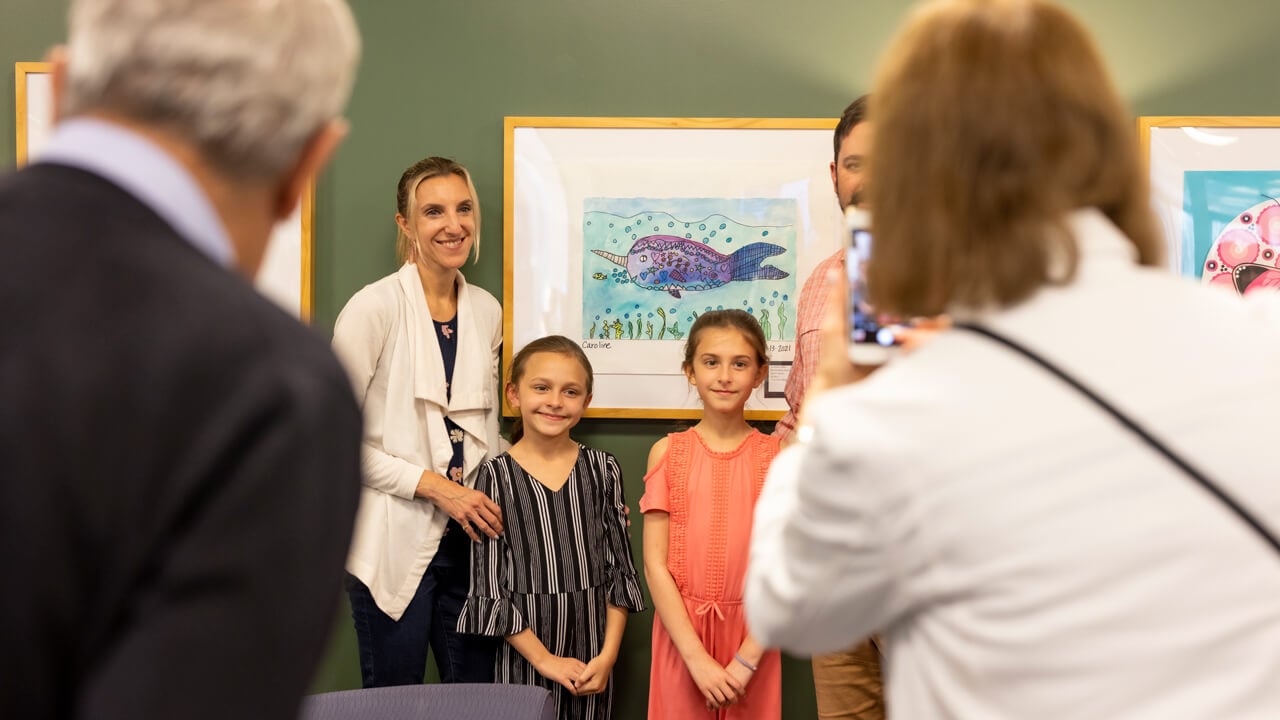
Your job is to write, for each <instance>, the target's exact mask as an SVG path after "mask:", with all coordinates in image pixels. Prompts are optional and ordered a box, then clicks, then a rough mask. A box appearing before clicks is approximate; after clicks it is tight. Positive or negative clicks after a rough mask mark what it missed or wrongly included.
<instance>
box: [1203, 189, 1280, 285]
mask: <svg viewBox="0 0 1280 720" xmlns="http://www.w3.org/2000/svg"><path fill="white" fill-rule="evenodd" d="M1201 280H1202V281H1203V282H1205V283H1208V284H1209V285H1214V286H1218V287H1222V288H1229V289H1231V290H1233V291H1235V292H1237V293H1239V294H1241V295H1245V294H1247V293H1251V292H1255V291H1258V290H1261V289H1271V290H1276V289H1280V202H1277V201H1276V200H1270V199H1269V200H1266V201H1265V202H1261V203H1258V204H1257V205H1254V206H1253V207H1251V208H1249V209H1248V210H1246V211H1244V212H1242V213H1240V214H1239V215H1237V216H1236V217H1235V219H1233V220H1232V221H1231V223H1230V224H1228V225H1227V226H1226V227H1225V228H1223V230H1222V232H1221V233H1220V234H1219V235H1218V237H1217V238H1216V239H1215V240H1214V241H1213V245H1212V246H1211V247H1210V248H1209V252H1208V254H1207V255H1206V256H1205V260H1204V272H1203V274H1202V275H1201Z"/></svg>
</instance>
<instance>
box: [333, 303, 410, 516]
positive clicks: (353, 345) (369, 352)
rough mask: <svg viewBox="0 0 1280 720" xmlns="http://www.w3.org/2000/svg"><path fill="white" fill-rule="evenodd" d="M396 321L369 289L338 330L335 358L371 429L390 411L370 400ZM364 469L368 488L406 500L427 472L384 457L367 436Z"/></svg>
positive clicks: (346, 311)
mask: <svg viewBox="0 0 1280 720" xmlns="http://www.w3.org/2000/svg"><path fill="white" fill-rule="evenodd" d="M395 315H396V312H395V306H394V300H393V302H392V303H386V302H382V301H381V299H380V298H379V297H378V296H377V295H376V294H375V293H374V292H372V288H365V289H364V290H361V291H360V292H358V293H356V294H355V295H354V296H353V297H352V298H351V300H350V301H349V302H347V305H346V307H344V308H343V309H342V312H341V313H339V314H338V319H337V321H336V322H335V323H334V326H333V350H334V353H335V354H337V356H338V359H339V360H341V361H342V366H343V367H344V368H346V371H347V375H348V377H349V378H350V379H351V388H352V390H353V391H354V392H355V396H356V401H357V402H358V403H359V404H360V409H361V411H362V412H363V413H364V415H365V423H366V424H367V423H368V422H369V416H370V413H371V412H381V411H382V410H383V408H384V406H385V405H386V398H377V397H370V392H369V387H370V385H371V384H372V383H373V374H374V372H376V371H377V368H378V360H379V358H380V357H381V355H382V349H383V348H384V347H385V346H386V343H387V337H388V336H389V334H390V333H391V332H392V331H393V330H394V327H395V323H396V317H395ZM371 405H372V407H371ZM360 463H361V473H360V475H361V477H362V478H363V481H364V484H365V485H367V486H369V487H371V488H374V489H376V490H381V491H382V492H385V493H389V494H391V495H395V496H397V497H401V498H404V499H406V500H412V499H414V496H415V493H416V492H417V490H418V480H419V479H420V478H421V477H422V472H423V470H424V468H422V467H419V466H418V465H415V464H413V463H411V462H409V461H407V460H405V459H403V458H399V457H396V456H394V455H391V454H389V453H387V452H385V451H384V450H383V449H382V448H381V446H380V445H379V444H377V443H374V442H370V439H369V434H368V433H367V432H366V433H365V437H364V443H363V446H362V449H361V453H360Z"/></svg>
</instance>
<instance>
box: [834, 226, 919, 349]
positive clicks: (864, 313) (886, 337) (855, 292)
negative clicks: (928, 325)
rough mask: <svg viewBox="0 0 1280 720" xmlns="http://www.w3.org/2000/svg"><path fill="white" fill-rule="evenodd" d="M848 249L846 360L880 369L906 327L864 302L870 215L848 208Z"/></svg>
mask: <svg viewBox="0 0 1280 720" xmlns="http://www.w3.org/2000/svg"><path fill="white" fill-rule="evenodd" d="M845 225H846V227H847V229H848V231H849V245H848V246H847V247H846V249H845V263H844V265H845V272H846V273H848V278H849V310H848V317H849V359H850V360H852V361H853V362H854V363H855V364H857V365H882V364H884V363H886V362H888V361H889V360H890V359H892V358H893V356H894V355H895V354H896V353H897V350H898V348H899V347H900V346H901V341H900V340H899V339H898V336H897V331H898V329H900V328H902V327H905V326H906V325H907V323H906V322H905V321H904V320H902V319H900V318H894V317H891V316H887V315H882V314H880V313H877V312H876V311H875V308H873V307H872V306H871V304H870V303H868V302H867V292H866V289H867V262H868V261H869V260H870V259H871V214H870V213H868V212H867V211H866V210H860V209H858V208H855V207H850V208H849V209H848V210H847V211H846V212H845Z"/></svg>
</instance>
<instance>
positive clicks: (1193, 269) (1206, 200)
mask: <svg viewBox="0 0 1280 720" xmlns="http://www.w3.org/2000/svg"><path fill="white" fill-rule="evenodd" d="M1138 132H1139V137H1140V140H1141V144H1142V150H1143V153H1144V155H1145V157H1146V158H1147V159H1148V166H1149V170H1150V173H1151V191H1152V199H1153V203H1154V206H1155V209H1156V213H1157V215H1158V216H1159V218H1160V224H1161V226H1162V229H1163V231H1164V234H1165V237H1166V240H1167V242H1168V253H1167V255H1168V258H1169V266H1170V267H1171V268H1172V269H1173V270H1174V271H1176V272H1178V273H1180V274H1182V275H1186V276H1188V277H1193V278H1199V279H1200V280H1201V282H1204V283H1206V284H1211V285H1219V286H1221V287H1224V288H1227V289H1230V290H1233V291H1234V292H1237V293H1239V294H1242V295H1243V294H1245V293H1248V292H1253V291H1254V290H1257V289H1260V288H1263V287H1272V288H1276V287H1280V268H1278V266H1280V117H1142V118H1139V119H1138Z"/></svg>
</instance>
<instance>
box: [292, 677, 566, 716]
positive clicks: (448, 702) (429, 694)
mask: <svg viewBox="0 0 1280 720" xmlns="http://www.w3.org/2000/svg"><path fill="white" fill-rule="evenodd" d="M298 717H299V720H357V719H359V720H410V719H411V718H412V720H437V719H438V720H556V703H555V700H554V699H552V697H551V693H550V692H548V691H547V690H546V689H544V688H540V687H534V686H532V685H499V684H492V685H489V684H482V683H455V684H453V685H401V686H399V687H388V688H369V689H367V690H339V691H337V692H330V693H322V694H319V695H310V696H307V697H305V698H303V700H302V713H301V715H299V716H298Z"/></svg>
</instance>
